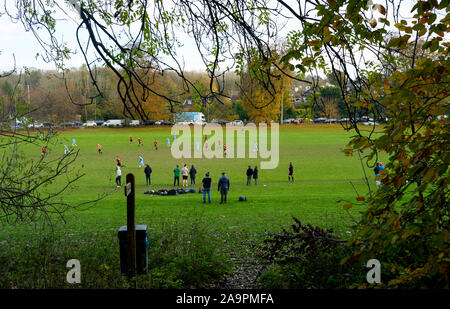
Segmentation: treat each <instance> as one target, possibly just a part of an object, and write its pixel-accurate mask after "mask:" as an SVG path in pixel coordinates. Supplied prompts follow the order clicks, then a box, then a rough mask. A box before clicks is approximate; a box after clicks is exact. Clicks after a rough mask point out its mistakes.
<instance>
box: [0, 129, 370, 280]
mask: <svg viewBox="0 0 450 309" xmlns="http://www.w3.org/2000/svg"><path fill="white" fill-rule="evenodd" d="M352 135H353V134H352V133H350V132H345V131H344V130H343V129H342V127H341V126H339V125H299V126H295V125H294V126H282V127H280V132H279V140H280V145H279V164H278V167H277V168H275V169H260V164H259V163H260V161H261V158H256V159H246V158H222V159H206V158H202V159H200V158H197V159H194V158H190V159H175V158H173V156H172V154H171V150H170V147H169V146H168V145H167V138H170V142H171V144H172V143H173V136H171V132H170V128H167V127H140V128H85V129H73V130H66V131H62V132H59V133H58V135H57V136H56V138H57V142H56V143H55V144H54V145H51V146H49V147H48V149H47V152H48V154H47V156H48V159H50V158H52V157H53V156H60V155H61V154H63V153H64V145H67V146H69V148H71V145H72V139H73V138H74V139H75V140H76V144H77V146H75V147H74V148H73V152H76V151H78V158H77V160H76V162H75V164H74V165H73V166H72V167H71V169H72V172H76V171H79V172H81V173H83V174H85V175H84V176H83V177H82V178H81V179H80V180H78V181H77V182H76V184H75V186H74V187H73V188H72V189H71V190H70V191H69V192H66V193H65V194H64V200H65V201H66V202H69V203H72V204H78V203H84V202H86V201H90V200H94V199H96V198H97V197H99V196H104V197H103V198H102V199H100V200H99V201H97V202H96V203H92V204H88V205H86V206H83V207H82V208H81V209H73V210H70V211H69V212H68V213H67V214H66V217H65V223H62V221H60V222H61V224H57V225H55V226H54V227H53V228H52V229H53V231H57V233H60V235H64V236H61V237H60V238H59V241H62V242H67V243H71V244H75V245H71V246H70V248H68V249H67V250H68V251H67V252H66V253H64V254H63V255H64V257H67V258H70V256H72V255H75V256H77V254H78V255H80V256H82V257H81V258H80V260H82V261H81V263H82V265H83V263H84V265H86V263H91V264H96V263H97V259H98V255H97V254H98V252H97V253H94V252H96V251H98V250H100V251H101V252H108V253H104V254H105V257H104V260H101V261H100V262H98V263H100V264H98V263H97V264H96V266H95V267H100V266H98V265H109V266H107V267H110V268H114V269H115V271H116V272H115V273H117V267H115V266H113V265H115V264H118V259H119V257H118V253H119V250H118V241H117V231H118V229H119V227H120V226H122V225H126V220H127V219H126V197H125V195H124V188H123V185H124V183H125V178H126V175H127V174H128V173H132V174H134V176H135V179H136V190H135V192H136V198H135V200H136V224H145V225H147V226H148V228H149V234H150V245H149V251H150V252H155V254H156V252H158V250H160V249H161V246H162V244H161V242H160V239H162V238H164V237H166V236H167V233H171V231H174V230H177V231H178V232H177V233H179V234H178V236H176V237H175V238H176V240H175V242H178V244H177V246H179V245H180V243H190V242H191V239H190V237H191V236H189V235H192V234H193V233H194V231H193V230H195V229H197V228H198V227H199V226H201V229H202V230H204V231H207V234H208V242H210V243H211V244H213V245H214V246H215V247H217V248H223V252H224V253H225V255H226V256H228V257H229V256H230V252H231V253H232V254H236V255H239V254H246V252H248V251H249V250H251V249H250V248H249V247H248V244H249V243H248V242H247V240H251V241H250V242H254V241H256V242H258V241H261V240H262V239H263V238H264V237H265V236H266V232H280V231H281V228H282V227H285V228H288V227H289V225H291V224H292V223H293V220H292V217H296V218H298V219H299V220H300V221H301V222H302V223H304V224H312V225H318V226H320V227H323V228H327V229H330V228H331V229H333V230H334V231H335V233H336V235H337V236H338V237H341V238H345V237H348V233H349V232H348V231H349V230H350V226H351V225H352V224H353V222H352V219H351V218H350V216H349V214H351V215H352V216H353V217H355V218H357V217H358V216H359V213H360V211H361V210H363V207H365V206H363V205H358V206H355V207H353V208H351V209H350V210H349V211H348V212H347V211H345V210H343V208H342V206H343V204H345V202H341V203H337V201H338V200H342V201H350V202H356V197H357V193H356V192H355V191H358V192H359V194H360V195H365V194H366V193H367V191H368V188H367V185H366V184H365V183H364V182H363V178H364V173H363V170H362V166H361V162H360V161H359V158H358V157H357V156H353V157H347V156H345V155H344V153H343V152H342V149H343V148H344V147H345V145H346V144H347V143H348V142H349V140H350V138H351V136H352ZM130 136H132V137H133V142H132V143H130V141H129V137H130ZM138 138H141V139H142V143H143V145H142V146H139V145H138ZM154 140H157V141H158V150H155V147H154V145H153V142H154ZM97 144H101V145H102V154H99V153H98V151H97ZM247 149H248V148H247ZM250 149H252V147H250ZM40 151H41V148H40V146H38V145H35V146H27V148H26V155H27V157H29V158H36V159H38V158H39V157H40V155H41V153H40ZM250 151H251V150H250ZM140 155H141V156H142V157H143V158H144V163H145V164H149V165H150V166H151V168H152V171H153V172H152V174H151V175H152V176H151V181H152V186H151V187H148V186H146V183H145V174H144V168H143V167H139V165H138V156H140ZM116 156H119V158H120V160H121V163H122V187H121V188H120V189H119V188H117V187H116V183H115V177H116V167H115V166H116ZM290 162H292V164H293V166H294V178H295V181H294V182H288V167H289V163H290ZM184 164H187V167H188V168H190V167H191V166H192V165H194V166H195V168H196V169H197V177H196V185H194V186H190V187H189V188H194V189H195V190H196V191H198V189H199V188H200V187H201V180H202V178H203V177H204V175H205V173H206V172H209V173H210V175H211V178H212V188H211V195H212V203H211V204H208V203H206V204H204V203H203V195H202V194H199V193H197V192H196V193H189V194H180V195H176V196H157V195H150V194H144V192H145V191H147V190H160V189H172V188H174V187H173V169H174V168H175V166H176V165H179V166H180V168H181V167H182V166H183V165H184ZM249 165H250V166H251V167H252V168H254V166H255V165H257V166H258V169H259V177H258V184H257V185H255V183H254V180H252V184H251V185H250V186H247V185H246V180H247V179H246V174H245V173H246V170H247V167H248V166H249ZM221 172H225V173H226V174H227V176H228V177H229V179H230V184H231V185H230V191H229V194H228V203H226V204H220V193H219V192H218V190H217V183H218V180H219V178H220V176H221ZM366 172H367V175H368V177H369V180H370V182H371V183H370V185H371V186H372V189H374V188H375V184H374V180H373V172H372V170H371V169H370V168H367V167H366ZM188 183H190V180H188ZM180 184H181V179H180ZM58 185H61V184H58V182H55V183H53V184H52V186H55V187H58ZM240 196H245V197H246V198H247V201H244V202H240V201H238V198H239V197H240ZM46 229H47V228H46ZM48 229H50V228H48ZM190 229H192V230H190ZM41 232H42V231H41ZM24 235H25V236H24ZM180 235H183V236H180ZM19 238H21V239H27V241H28V242H31V243H35V244H36V243H37V242H39V241H40V239H42V235H41V236H40V234H39V233H36V232H35V230H33V226H32V225H25V224H22V225H21V224H19V225H14V226H5V227H4V229H3V230H2V232H1V233H0V243H1V244H2V245H3V246H11V243H9V242H10V241H11V240H12V239H19ZM69 238H70V239H69ZM2 241H3V242H2ZM89 241H90V242H89ZM8 243H9V244H8ZM80 243H82V244H83V243H84V244H86V246H85V245H82V244H80ZM22 245H24V244H22ZM24 246H25V245H24ZM36 246H37V245H36ZM84 246H85V247H84ZM19 247H20V246H19V245H18V246H17V248H16V250H17V251H15V252H16V253H15V254H17V259H20V258H19V256H20V253H19V252H20V250H22V249H20V248H19ZM156 247H158V248H156ZM58 250H59V251H58V252H59V253H58V254H61V252H62V251H64V250H63V249H61V248H59V249H58ZM83 250H84V252H85V253H84V255H83V254H82V253H81V252H83ZM89 250H90V251H89ZM102 250H103V251H102ZM87 251H89V254H88V253H86V252H87ZM91 251H92V252H91ZM11 254H12V253H11V252H9V253H7V252H4V253H3V257H0V262H2V260H1V258H3V262H2V263H3V265H5V263H7V264H8V265H11V263H13V260H14V258H12V255H11ZM86 254H87V255H89V256H91V258H92V259H95V260H96V261H95V262H92V261H91V262H88V260H89V259H90V258H88V257H86V256H85V255H86ZM94 255H95V258H94V257H93V256H94ZM13 256H14V255H13ZM64 257H63V258H61V259H64ZM22 258H23V257H22ZM72 258H76V257H72ZM83 259H84V261H83ZM153 259H157V257H156V256H154V257H153ZM39 263H41V262H39ZM152 263H153V265H155V263H157V262H155V261H154V260H152V256H151V254H150V261H149V264H150V267H151V266H152ZM116 266H117V265H116ZM49 267H50V266H49ZM4 269H5V268H4ZM64 271H65V270H64V265H61V266H60V267H59V270H58V271H57V272H60V273H61V274H63V273H64ZM4 272H6V271H5V270H4ZM6 276H8V274H6ZM14 278H15V277H14ZM14 278H13V279H14ZM13 279H11V278H10V279H9V281H8V283H7V284H6V285H7V286H11V284H12V283H10V282H11V280H13ZM5 280H8V279H7V278H5ZM30 280H32V279H30ZM48 280H49V282H52V280H51V279H48ZM96 280H97V281H95V282H98V279H96ZM13 281H14V280H13ZM5 282H6V281H5ZM18 285H19V286H21V285H20V284H18ZM48 285H49V286H60V284H59V283H58V284H52V283H48ZM28 286H35V285H34V284H33V283H30V284H29V285H26V284H25V287H28ZM108 286H109V285H108ZM112 286H113V287H114V286H115V285H112ZM39 287H40V286H39ZM84 287H86V286H84ZM87 287H104V285H101V284H100V283H96V284H91V285H89V284H88V285H87Z"/></svg>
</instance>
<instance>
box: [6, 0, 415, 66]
mask: <svg viewBox="0 0 450 309" xmlns="http://www.w3.org/2000/svg"><path fill="white" fill-rule="evenodd" d="M3 1H5V3H6V5H11V4H13V5H14V3H15V1H17V0H3ZM3 1H0V3H1V5H3V3H2V2H3ZM290 1H292V0H287V2H290ZM61 2H62V1H61ZM373 2H378V1H375V0H374V1H373ZM406 2H407V3H408V2H410V6H409V7H412V3H413V2H414V1H410V0H407V1H406ZM69 11H70V13H71V14H73V16H74V17H76V14H77V13H76V11H75V10H69ZM1 12H2V8H0V14H1ZM408 13H409V12H402V14H401V15H402V17H405V15H408ZM58 17H59V20H58V21H57V27H56V29H57V32H56V36H57V38H58V39H60V40H61V39H63V40H64V41H67V42H68V43H69V47H70V48H71V49H74V50H75V51H76V52H77V54H75V55H72V56H71V59H70V60H67V62H66V65H67V67H80V66H81V65H82V64H84V63H85V61H84V59H83V57H82V55H81V53H80V51H79V47H78V44H77V42H76V39H75V30H76V27H77V19H76V18H73V19H69V18H67V17H66V16H63V15H60V16H57V18H58ZM296 26H298V25H297V24H296V23H294V22H293V23H289V24H288V27H287V29H286V30H285V31H286V32H287V30H289V28H290V29H295V28H296ZM181 40H182V41H183V43H184V44H185V46H184V47H183V48H181V49H180V50H179V52H178V54H179V55H180V56H181V58H182V59H183V60H184V61H183V60H181V62H182V63H184V65H185V69H186V70H191V71H193V70H196V71H202V70H204V68H205V66H204V64H203V62H202V61H201V58H200V57H199V56H198V52H197V51H196V47H195V45H194V43H193V40H191V39H190V38H189V37H188V36H187V35H182V36H181ZM82 42H87V37H86V36H84V39H82ZM37 53H42V47H41V46H40V45H39V43H38V42H37V40H36V38H35V37H34V35H33V34H32V33H31V32H26V31H25V29H24V27H23V25H22V24H21V23H20V22H19V23H16V24H14V23H12V22H11V19H10V18H9V17H8V16H6V15H3V16H0V72H4V71H8V70H11V69H12V68H14V57H15V61H16V67H17V68H18V69H19V70H20V68H22V67H28V68H37V69H44V70H54V69H55V64H54V63H46V62H44V61H43V60H42V59H41V58H40V57H38V58H36V54H37Z"/></svg>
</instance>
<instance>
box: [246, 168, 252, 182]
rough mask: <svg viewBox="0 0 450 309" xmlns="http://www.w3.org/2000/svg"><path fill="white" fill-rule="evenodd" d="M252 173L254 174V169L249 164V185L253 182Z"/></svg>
mask: <svg viewBox="0 0 450 309" xmlns="http://www.w3.org/2000/svg"><path fill="white" fill-rule="evenodd" d="M252 175H253V170H252V168H251V167H250V165H249V166H248V169H247V186H248V185H251V183H252Z"/></svg>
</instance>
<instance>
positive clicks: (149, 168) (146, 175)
mask: <svg viewBox="0 0 450 309" xmlns="http://www.w3.org/2000/svg"><path fill="white" fill-rule="evenodd" d="M144 173H145V180H146V182H147V186H151V185H152V181H151V179H150V174H151V173H152V168H151V167H150V165H148V164H146V165H145V169H144Z"/></svg>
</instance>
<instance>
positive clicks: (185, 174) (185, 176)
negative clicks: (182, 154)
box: [181, 164, 189, 187]
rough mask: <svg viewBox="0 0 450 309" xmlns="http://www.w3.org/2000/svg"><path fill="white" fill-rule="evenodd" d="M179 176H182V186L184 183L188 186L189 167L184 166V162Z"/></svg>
mask: <svg viewBox="0 0 450 309" xmlns="http://www.w3.org/2000/svg"><path fill="white" fill-rule="evenodd" d="M181 176H183V187H184V186H185V185H186V187H187V186H188V176H189V169H188V168H187V167H186V164H185V165H184V166H183V168H182V169H181Z"/></svg>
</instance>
